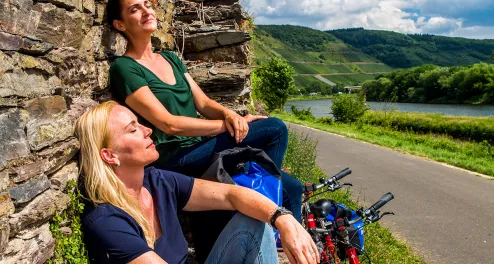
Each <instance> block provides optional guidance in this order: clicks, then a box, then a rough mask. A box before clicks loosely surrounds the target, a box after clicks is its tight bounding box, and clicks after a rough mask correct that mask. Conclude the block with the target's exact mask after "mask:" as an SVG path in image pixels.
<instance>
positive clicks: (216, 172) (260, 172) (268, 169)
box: [201, 146, 283, 244]
mask: <svg viewBox="0 0 494 264" xmlns="http://www.w3.org/2000/svg"><path fill="white" fill-rule="evenodd" d="M213 160H214V161H213V164H212V165H211V166H210V167H209V168H208V170H207V171H206V172H205V173H204V175H203V176H202V177H201V178H202V179H205V180H210V181H217V182H222V183H229V184H236V185H240V186H244V187H247V188H250V189H253V190H255V191H257V192H259V193H261V194H263V195H264V196H266V197H268V198H269V199H270V200H271V201H273V202H274V203H276V204H277V205H279V206H281V204H282V202H283V188H282V184H281V172H280V170H279V169H278V168H277V167H276V164H274V162H273V161H272V160H271V159H270V158H269V156H268V155H267V154H266V153H264V151H263V150H261V149H255V148H251V147H249V146H246V147H236V148H232V149H227V150H224V151H221V152H219V153H216V154H215V157H214V159H213ZM223 218H224V217H223ZM218 220H219V221H222V222H223V223H225V225H226V222H227V221H226V219H219V217H217V218H216V220H215V221H218ZM216 226H217V229H218V226H220V225H218V224H217V225H216ZM209 227H211V225H210V226H209ZM223 227H224V225H223ZM221 230H222V228H221V229H219V230H216V231H215V232H216V233H218V235H219V232H221ZM273 231H274V233H275V239H276V238H277V237H278V236H279V233H278V231H277V230H276V229H274V228H273ZM213 242H214V240H213ZM213 244H214V243H213Z"/></svg>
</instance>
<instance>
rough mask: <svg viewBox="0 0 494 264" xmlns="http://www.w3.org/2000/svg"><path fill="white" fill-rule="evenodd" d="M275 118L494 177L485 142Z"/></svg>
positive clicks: (289, 116) (288, 116)
mask: <svg viewBox="0 0 494 264" xmlns="http://www.w3.org/2000/svg"><path fill="white" fill-rule="evenodd" d="M272 116H275V117H278V118H280V119H282V120H285V121H288V122H292V123H295V124H300V125H304V126H308V127H312V128H316V129H320V130H323V131H327V132H332V133H336V134H340V135H344V136H346V137H350V138H356V139H359V140H362V141H366V142H370V143H373V144H377V145H381V146H386V147H389V148H392V149H395V150H398V151H401V152H404V153H410V154H413V155H416V156H421V157H426V158H429V159H432V160H435V161H439V162H444V163H447V164H450V165H453V166H456V167H460V168H464V169H467V170H471V171H474V172H478V173H482V174H486V175H489V176H494V159H493V154H492V151H491V149H492V146H491V145H489V144H486V143H485V142H482V143H475V142H469V141H461V140H455V139H452V138H451V137H449V136H444V135H437V134H418V133H415V132H413V131H396V130H393V129H391V128H385V127H378V126H372V125H368V124H365V123H362V122H357V123H354V124H341V123H333V124H330V125H328V124H321V123H319V122H318V121H317V120H316V119H311V120H299V119H297V118H296V117H295V116H294V115H293V114H289V113H273V114H272Z"/></svg>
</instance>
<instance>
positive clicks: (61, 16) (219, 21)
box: [0, 0, 250, 264]
mask: <svg viewBox="0 0 494 264" xmlns="http://www.w3.org/2000/svg"><path fill="white" fill-rule="evenodd" d="M106 2H107V0H7V1H2V3H1V4H0V62H1V63H0V263H2V264H3V263H44V262H46V261H47V260H48V259H49V258H50V257H51V256H52V255H53V250H54V247H55V240H54V238H53V236H52V234H51V232H50V230H49V224H48V221H49V220H50V219H51V218H52V217H53V216H54V214H55V213H56V212H61V211H62V210H65V208H66V207H67V204H68V203H69V197H68V195H66V194H64V190H65V188H66V186H67V183H68V181H70V180H77V178H78V175H79V167H78V162H77V157H75V155H76V153H77V152H78V150H79V142H78V141H77V139H76V138H75V137H74V123H75V121H76V119H77V118H78V117H79V116H80V115H81V114H82V113H84V112H85V111H87V109H89V108H90V107H92V106H94V105H96V104H97V103H98V102H97V101H99V102H101V101H102V100H107V99H108V98H110V95H109V94H110V93H109V76H108V74H109V73H108V71H109V68H110V65H111V62H112V60H113V59H114V58H115V57H116V56H120V55H122V54H123V53H124V52H125V49H126V46H127V41H126V40H125V38H124V37H123V36H122V35H121V34H119V33H116V32H114V31H112V30H111V29H110V28H109V27H108V26H107V22H106V15H105V6H106ZM154 2H155V3H156V8H155V10H156V17H157V20H158V30H156V32H154V33H153V35H152V38H151V41H152V45H153V48H154V49H155V50H156V51H158V50H163V49H171V50H176V51H178V54H179V55H180V56H182V57H183V58H184V62H185V63H186V65H187V66H188V68H189V71H190V74H191V75H192V76H193V77H194V78H195V80H196V82H197V83H198V84H199V85H200V86H201V87H202V88H203V89H204V91H205V92H206V93H207V94H208V95H209V96H210V97H212V98H213V99H215V100H217V101H219V102H220V103H222V104H224V105H226V106H228V107H230V108H232V109H234V110H237V111H239V112H245V111H246V109H245V107H244V105H245V104H246V103H247V102H248V101H249V97H250V67H249V65H248V63H249V47H248V43H247V41H248V40H249V39H250V35H249V33H247V31H245V30H243V29H241V27H240V26H239V25H243V24H245V23H244V21H245V20H246V19H247V16H246V14H245V12H243V10H242V7H241V6H240V4H238V3H236V1H224V0H223V1H206V2H203V3H201V2H200V1H197V2H191V1H179V0H157V1H154ZM95 100H96V101H95ZM64 228H65V229H64V230H62V233H63V234H65V235H66V236H70V235H71V234H72V233H73V232H72V230H70V229H69V228H68V227H64Z"/></svg>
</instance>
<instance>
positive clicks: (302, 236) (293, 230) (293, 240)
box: [276, 215, 320, 264]
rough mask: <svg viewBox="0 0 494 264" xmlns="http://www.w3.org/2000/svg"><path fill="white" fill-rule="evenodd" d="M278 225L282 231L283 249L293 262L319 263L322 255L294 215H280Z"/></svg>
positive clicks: (277, 220) (293, 263) (297, 263)
mask: <svg viewBox="0 0 494 264" xmlns="http://www.w3.org/2000/svg"><path fill="white" fill-rule="evenodd" d="M276 227H277V228H278V231H280V239H281V243H282V245H283V251H284V252H285V253H286V255H287V257H288V260H289V261H290V263H291V264H306V263H310V264H313V263H319V261H320V257H319V252H318V250H317V247H316V244H315V243H314V241H313V240H312V238H311V237H310V235H309V233H307V231H306V230H305V229H304V228H303V227H302V225H300V223H299V222H297V220H295V218H293V216H292V215H282V216H280V217H278V218H277V219H276Z"/></svg>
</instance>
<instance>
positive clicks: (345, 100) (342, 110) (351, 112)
mask: <svg viewBox="0 0 494 264" xmlns="http://www.w3.org/2000/svg"><path fill="white" fill-rule="evenodd" d="M367 110H369V108H368V107H367V105H366V104H365V97H364V95H363V94H358V95H357V96H355V95H350V94H340V95H338V96H336V97H335V99H334V100H333V105H332V106H331V111H332V114H333V117H334V120H335V121H337V122H342V123H349V122H355V121H357V120H358V119H360V118H361V117H362V116H363V115H364V114H365V112H366V111H367Z"/></svg>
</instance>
